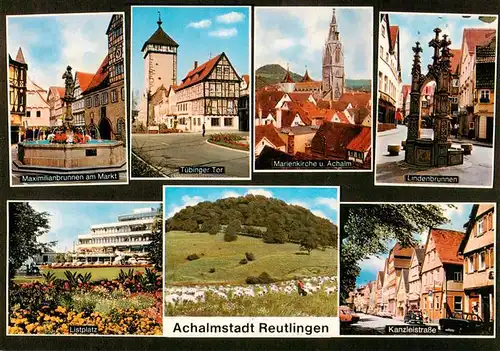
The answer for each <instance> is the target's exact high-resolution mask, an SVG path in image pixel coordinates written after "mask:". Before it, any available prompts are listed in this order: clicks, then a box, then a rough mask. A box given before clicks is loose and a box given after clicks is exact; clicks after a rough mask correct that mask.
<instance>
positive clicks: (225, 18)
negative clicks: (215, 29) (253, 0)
mask: <svg viewBox="0 0 500 351" xmlns="http://www.w3.org/2000/svg"><path fill="white" fill-rule="evenodd" d="M244 19H245V14H243V13H241V12H235V11H233V12H229V13H226V14H224V15H219V16H217V22H220V23H224V24H230V23H237V22H241V21H243V20H244Z"/></svg>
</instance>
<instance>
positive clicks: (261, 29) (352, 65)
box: [254, 7, 373, 80]
mask: <svg viewBox="0 0 500 351" xmlns="http://www.w3.org/2000/svg"><path fill="white" fill-rule="evenodd" d="M332 12H333V7H280V8H265V7H263V8H256V9H255V48H254V57H255V69H258V68H259V67H262V66H263V65H266V64H280V65H281V66H282V67H283V68H287V65H289V66H290V70H291V71H293V72H295V73H298V74H301V75H302V74H304V72H305V69H306V66H307V70H308V72H309V75H310V76H311V78H312V79H314V80H321V76H322V72H321V71H322V60H323V49H324V45H325V41H326V39H327V38H328V33H329V30H330V22H331V19H332ZM336 17H337V24H338V31H339V32H340V40H341V41H342V43H343V46H344V69H345V75H346V79H371V78H372V61H373V58H372V50H373V8H356V9H355V8H342V7H336Z"/></svg>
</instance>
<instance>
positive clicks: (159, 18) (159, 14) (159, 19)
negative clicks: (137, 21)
mask: <svg viewBox="0 0 500 351" xmlns="http://www.w3.org/2000/svg"><path fill="white" fill-rule="evenodd" d="M156 23H158V27H161V24H162V23H163V22H162V21H161V13H160V11H158V22H156Z"/></svg>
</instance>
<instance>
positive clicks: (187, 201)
mask: <svg viewBox="0 0 500 351" xmlns="http://www.w3.org/2000/svg"><path fill="white" fill-rule="evenodd" d="M181 200H182V202H181V204H179V205H173V206H171V207H170V210H169V212H168V213H167V214H166V215H165V219H168V218H171V217H173V216H174V215H175V214H176V213H177V212H179V211H181V210H183V209H185V208H186V207H189V206H195V205H197V204H199V203H200V202H202V201H205V199H204V198H203V197H201V196H189V195H184V196H183V197H182V199H181ZM166 201H167V202H168V201H170V200H169V199H167V200H166Z"/></svg>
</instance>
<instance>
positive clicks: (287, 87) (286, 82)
mask: <svg viewBox="0 0 500 351" xmlns="http://www.w3.org/2000/svg"><path fill="white" fill-rule="evenodd" d="M279 90H281V91H284V92H285V93H292V92H293V91H294V90H295V82H294V80H293V78H292V75H291V74H290V67H289V66H288V67H287V69H286V74H285V76H284V77H283V80H282V81H281V83H280V84H279Z"/></svg>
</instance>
